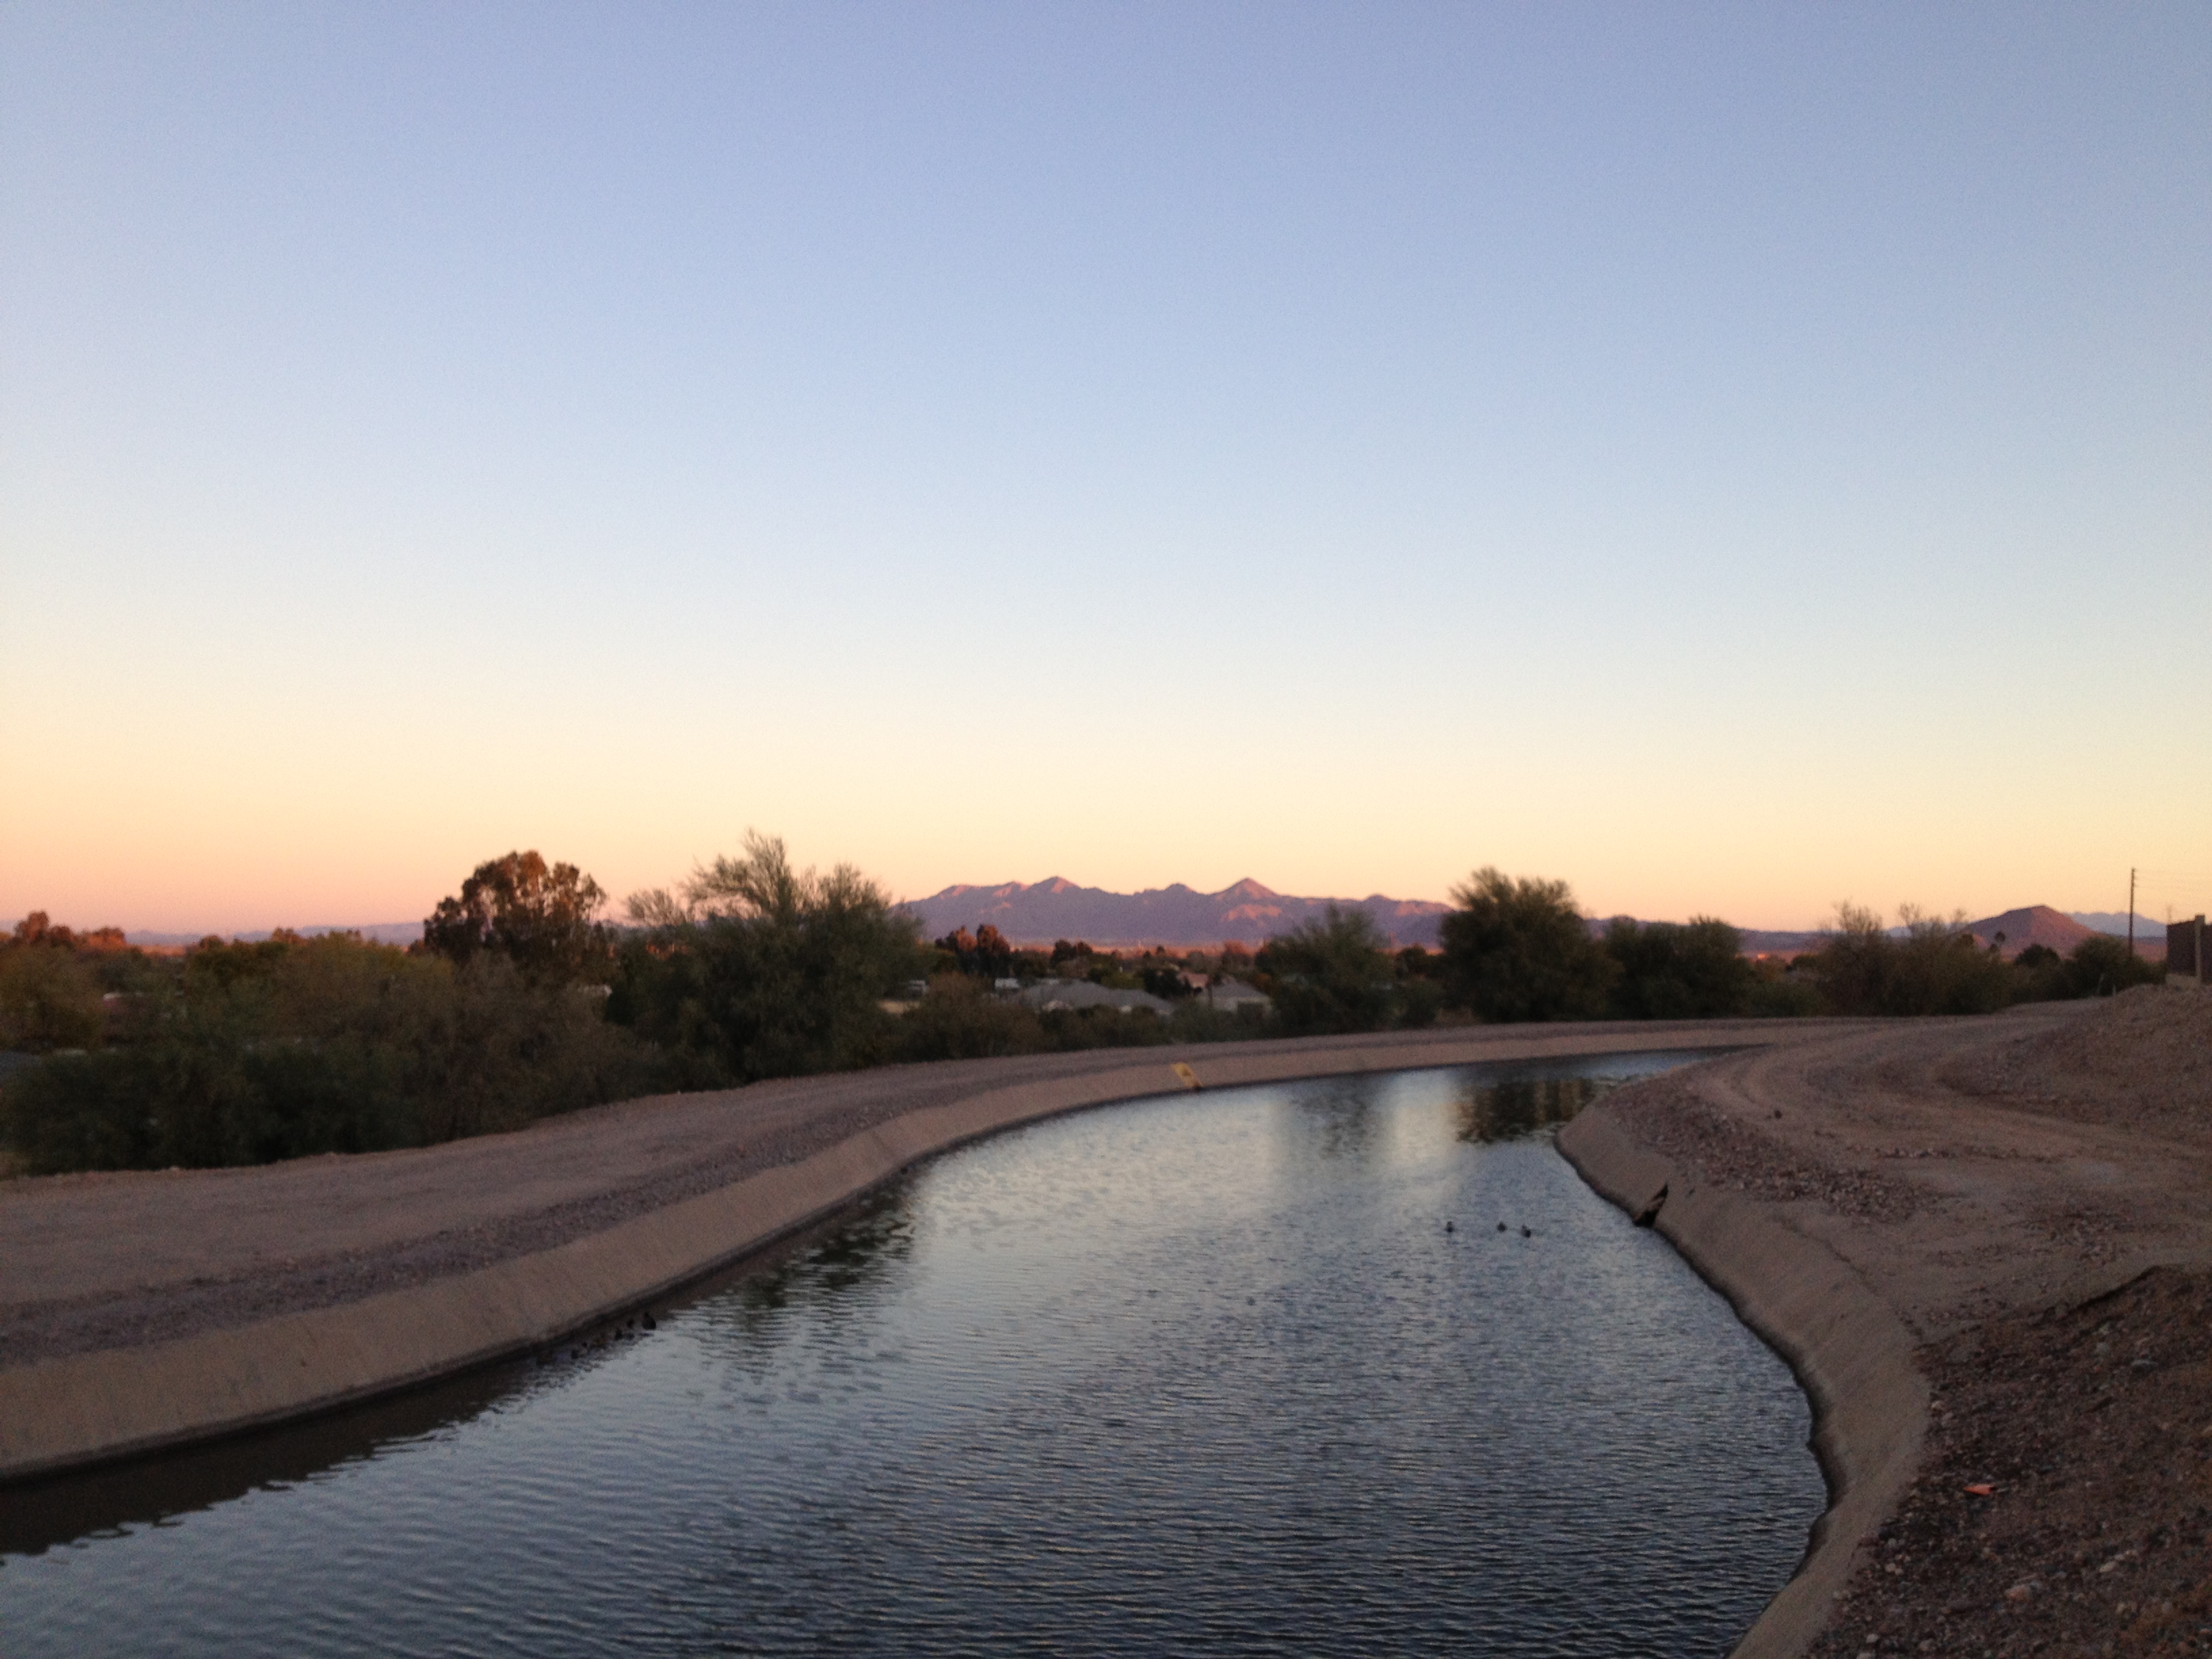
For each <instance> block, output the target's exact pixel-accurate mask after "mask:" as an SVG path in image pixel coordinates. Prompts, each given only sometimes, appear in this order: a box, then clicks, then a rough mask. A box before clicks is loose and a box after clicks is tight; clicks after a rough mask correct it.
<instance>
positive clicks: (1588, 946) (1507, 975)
mask: <svg viewBox="0 0 2212 1659" xmlns="http://www.w3.org/2000/svg"><path fill="white" fill-rule="evenodd" d="M1451 897H1452V903H1453V905H1454V906H1455V908H1453V909H1451V910H1449V911H1447V912H1445V914H1444V916H1443V921H1442V922H1441V924H1440V928H1439V931H1440V933H1441V934H1442V938H1443V957H1444V974H1445V982H1446V984H1447V986H1448V987H1449V990H1450V993H1451V995H1452V998H1453V1000H1454V1001H1455V1002H1456V1003H1457V1004H1459V1006H1462V1007H1465V1008H1468V1009H1470V1010H1472V1011H1473V1012H1474V1013H1475V1014H1476V1015H1477V1016H1479V1017H1480V1018H1483V1019H1490V1020H1501V1021H1505V1020H1531V1019H1587V1018H1595V1016H1597V1015H1600V1014H1602V1013H1603V1012H1605V1006H1606V996H1607V993H1608V992H1609V991H1611V989H1612V988H1613V979H1614V977H1615V975H1617V974H1618V973H1619V972H1620V969H1619V968H1618V967H1617V966H1616V965H1615V964H1614V963H1613V958H1612V957H1609V956H1607V954H1606V952H1605V949H1604V947H1603V946H1602V945H1600V944H1599V943H1598V942H1597V941H1596V940H1595V939H1592V938H1591V937H1590V933H1589V927H1587V926H1585V925H1584V923H1583V919H1582V916H1581V915H1580V914H1579V913H1578V912H1577V910H1576V908H1575V898H1574V894H1573V892H1572V890H1570V889H1569V887H1568V886H1567V884H1566V883H1565V882H1563V881H1542V880H1535V879H1530V878H1519V879H1516V878H1513V877H1510V876H1508V875H1505V874H1504V873H1503V872H1500V871H1498V870H1497V869H1495V868H1493V867H1491V866H1485V867H1484V868H1482V869H1480V870H1478V871H1476V872H1474V875H1473V876H1472V877H1471V878H1468V881H1467V882H1466V883H1465V884H1463V885H1462V886H1459V887H1455V888H1454V889H1453V890H1452V895H1451Z"/></svg>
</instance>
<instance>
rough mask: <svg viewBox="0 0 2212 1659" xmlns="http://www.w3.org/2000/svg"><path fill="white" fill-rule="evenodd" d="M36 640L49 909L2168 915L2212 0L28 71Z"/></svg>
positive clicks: (641, 8) (353, 25) (30, 640)
mask: <svg viewBox="0 0 2212 1659" xmlns="http://www.w3.org/2000/svg"><path fill="white" fill-rule="evenodd" d="M0 611H3V612H4V617H5V627H6V633H5V640H6V644H5V649H4V658H0V756H3V757H4V769H0V775H3V776H4V777H5V778H6V780H7V782H6V786H5V795H6V806H5V809H4V823H0V910H5V911H6V912H7V913H8V914H9V915H20V914H21V913H22V912H23V911H25V910H27V909H28V908H32V907H33V906H38V907H40V908H46V909H49V910H51V911H52V912H53V913H54V914H55V915H57V916H58V917H63V918H65V919H68V920H70V921H76V922H78V923H81V924H96V923H100V922H104V921H120V922H123V923H124V924H125V925H127V926H134V927H136V926H143V927H172V926H173V927H252V926H266V925H269V924H270V923H271V922H279V921H293V922H308V921H374V920H385V919H387V918H389V917H404V916H410V915H421V914H422V913H423V912H424V911H425V910H426V909H427V908H428V906H429V905H430V904H431V903H432V902H435V899H436V898H437V896H439V895H440V894H441V893H443V892H446V891H450V890H453V888H454V887H456V886H457V885H458V883H459V878H460V877H461V876H462V875H463V874H465V872H466V871H467V869H468V868H469V867H470V866H471V865H473V864H474V863H476V862H477V860H480V859H483V858H486V857H490V856H493V855H495V854H499V853H501V852H504V851H506V850H507V848H510V847H515V846H526V847H527V846H535V847H539V848H543V849H544V851H545V852H546V853H547V854H548V855H549V856H554V857H562V858H568V859H571V860H575V861H577V862H580V863H582V864H583V865H585V866H586V868H589V869H591V870H592V871H593V872H595V873H597V874H599V877H600V878H601V879H602V880H603V881H605V883H606V884H608V885H609V886H610V887H611V888H613V889H615V890H617V892H620V891H623V890H627V889H629V888H631V887H635V886H639V885H643V884H648V883H659V882H663V881H665V880H668V879H670V878H672V877H676V876H678V875H680V874H681V873H682V872H684V869H685V868H686V867H687V866H689V865H690V862H691V861H692V860H694V859H695V858H699V857H703V856H709V855H711V854H714V853H715V852H716V851H718V850H722V849H726V848H733V847H734V846H735V845H736V843H737V841H738V836H739V835H740V834H741V832H742V831H743V829H744V828H745V827H746V826H748V825H753V826H757V827H759V828H761V829H767V830H770V831H775V832H781V833H783V834H784V835H786V836H787V837H788V838H789V839H790V841H791V842H792V844H793V851H794V852H795V853H796V854H798V855H799V857H800V858H801V859H803V860H823V861H828V860H836V859H849V860H854V861H855V862H858V863H859V864H860V865H861V866H863V867H864V868H866V869H868V870H870V871H872V872H875V873H878V874H879V875H881V876H882V877H884V878H885V879H886V880H888V881H889V882H890V884H892V885H893V886H895V887H896V888H897V889H898V890H901V891H902V892H905V893H908V894H918V893H921V892H926V891H928V890H933V889H934V888H936V887H938V886H940V885H943V884H946V883H948V882H952V881H996V880H1004V879H1024V880H1034V879H1037V878H1042V877H1043V876H1046V875H1049V874H1062V875H1066V876H1068V877H1070V878H1073V879H1077V880H1079V881H1083V882H1086V883H1090V884H1098V885H1105V886H1113V887H1121V888H1129V887H1136V886H1148V885H1158V884H1164V883H1167V882H1170V881H1176V880H1182V881H1188V882H1189V883H1191V884H1194V885H1196V886H1201V887H1218V886H1221V885H1225V884H1227V883H1228V882H1230V881H1231V880H1233V879H1235V878H1238V877H1241V876H1245V875H1250V876H1255V877H1257V878H1260V879H1261V880H1262V881H1265V882H1267V883H1268V884H1271V885H1273V886H1276V887H1278V888H1281V889H1284V890H1295V891H1301V892H1339V893H1365V892H1369V891H1373V890H1383V891H1388V892H1391V893H1394V894H1397V895H1400V896H1431V897H1441V896H1443V894H1444V891H1445V890H1446V889H1447V888H1448V887H1449V884H1451V883H1452V882H1454V881H1455V880H1457V879H1460V878H1463V877H1464V875H1465V874H1466V873H1467V872H1468V870H1469V869H1470V868H1471V867H1473V866H1476V865H1479V864H1485V863H1497V864H1499V865H1501V866H1504V867H1506V868H1507V869H1509V870H1512V871H1515V872H1522V873H1530V874H1545V875H1555V876H1560V877H1564V878H1567V879H1569V880H1570V881H1571V882H1573V883H1574V884H1575V886H1576V889H1577V893H1578V894H1579V896H1581V897H1582V899H1583V902H1585V904H1586V905H1587V906H1589V908H1593V909H1596V910H1601V911H1604V912H1613V911H1618V910H1626V911H1631V912H1633V913H1636V914H1639V915H1686V914H1689V913H1691V912H1692V911H1699V910H1704V911H1716V912H1718V913H1720V914H1723V915H1729V916H1730V917H1732V918H1734V919H1735V920H1737V921H1742V922H1745V923H1747V924H1752V925H1792V924H1799V923H1804V922H1809V921H1814V920H1815V919H1817V918H1818V917H1819V916H1820V915H1822V914H1823V913H1825V912H1826V910H1827V908H1829V906H1830V904H1831V903H1832V902H1833V901H1834V900H1836V899H1838V898H1840V897H1844V896H1850V897H1854V898H1857V899H1859V900H1861V901H1863V902H1872V903H1874V904H1875V905H1877V906H1878V907H1881V908H1889V907H1891V906H1893V904H1894V903H1895V902H1897V901H1899V900H1900V899H1910V900H1914V901H1917V902H1921V903H1923V904H1928V905H1930V906H1934V907H1936V908H1942V909H1948V908H1951V907H1952V906H1954V905H1958V906H1963V907H1965V908H1968V909H1969V910H1971V911H1972V912H1974V913H1975V914H1981V913H1983V912H1984V911H1985V910H1988V909H1993V908H2003V907H2005V906H2007V905H2010V904H2015V903H2027V902H2039V901H2040V902H2051V903H2054V904H2057V905H2059V906H2061V907H2062V908H2114V907H2116V906H2118V904H2120V903H2122V902H2124V899H2125V880H2126V869H2127V866H2129V865H2130V863H2136V864H2141V865H2144V866H2152V867H2155V868H2159V869H2161V870H2164V871H2166V872H2177V876H2176V879H2177V880H2178V881H2179V883H2180V884H2181V885H2183V886H2185V885H2186V884H2187V881H2189V880H2194V879H2196V878H2197V877H2199V876H2201V877H2205V878H2212V836H2208V833H2207V827H2208V825H2212V767H2208V765H2207V757H2208V756H2212V679H2208V667H2212V663H2208V656H2207V649H2206V647H2207V644H2208V635H2212V629H2209V628H2208V620H2212V9H2207V8H2206V7H2204V6H2203V5H2202V4H2195V3H2192V4H2187V5H2172V6H2099V7H2067V8H2056V7H2053V8H2036V7H2030V6H2022V5H2006V6H2002V7H1998V6H1949V7H1942V8H1932V7H1925V6H1918V5H1910V6H1908V5H1897V6H1869V5H1848V6H1847V5H1836V6H1818V7H1815V6H1786V7H1762V8H1750V7H1719V6H1694V7H1685V6H1674V7H1669V6H1649V5H1632V6H1631V5H1624V6H1619V7H1577V6H1551V5H1543V6H1537V5H1529V6H1513V7H1504V6H1464V5H1453V6H1419V5H1400V6H1370V5H1360V6H1351V5H1346V6H1327V7H1324V6H1311V5H1285V4H1267V5H1250V6H1231V5H1214V6H1202V5H1201V6H1192V5H1188V4H1177V5H1172V6H1168V5H1158V6H1147V5H1113V6H1106V5H1095V6H1076V5H1063V6H1034V5H1006V6H957V5H930V6H927V7H921V6H915V7H891V6H865V5H856V6H845V7H828V6H805V7H801V6H741V5H724V4H714V5H708V4H700V5H658V6H656V5H623V6H612V5H609V6H593V7H580V6H559V5H548V4H531V5H517V6H501V5H459V4H436V5H413V6H410V5H404V4H388V5H376V6H315V5H309V4H301V3H286V4H282V5H269V6H258V5H248V4H236V5H224V6H188V5H129V6H100V5H91V4H85V3H76V0H72V3H68V4H55V5H26V4H18V3H8V4H5V5H0ZM2191 872H2196V875H2195V876H2192V875H2191ZM2151 902H2152V903H2153V904H2155V903H2156V902H2157V900H2156V896H2155V895H2153V896H2151ZM2197 902H2198V908H2201V905H2202V899H2201V897H2200V898H2199V899H2198V901H2197Z"/></svg>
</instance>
